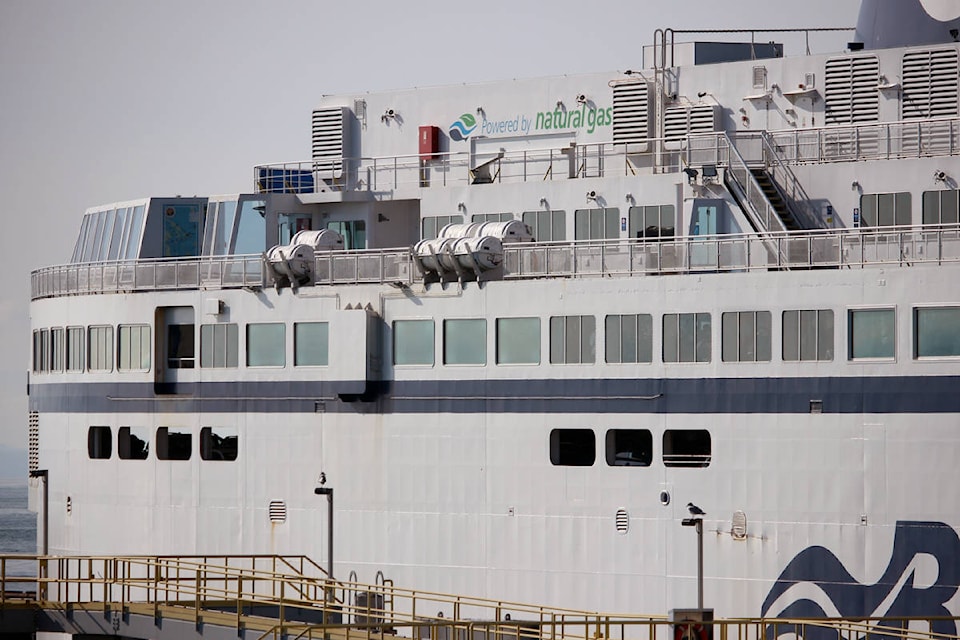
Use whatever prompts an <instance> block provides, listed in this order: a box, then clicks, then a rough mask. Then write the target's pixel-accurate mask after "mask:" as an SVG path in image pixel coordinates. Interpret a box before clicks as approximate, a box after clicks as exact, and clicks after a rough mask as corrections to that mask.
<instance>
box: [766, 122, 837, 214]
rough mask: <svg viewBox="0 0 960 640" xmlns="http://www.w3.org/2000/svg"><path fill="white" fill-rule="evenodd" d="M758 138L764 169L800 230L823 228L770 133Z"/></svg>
mask: <svg viewBox="0 0 960 640" xmlns="http://www.w3.org/2000/svg"><path fill="white" fill-rule="evenodd" d="M760 138H761V140H762V142H763V159H764V167H765V168H766V170H767V173H769V175H770V178H771V179H772V180H773V183H774V184H775V185H776V186H777V188H778V189H779V190H780V191H781V193H782V194H783V195H784V197H785V199H786V204H787V206H788V207H789V208H790V211H791V213H792V215H793V216H794V217H796V218H797V222H798V223H799V224H800V228H802V229H822V228H824V227H825V226H826V225H825V224H824V223H823V221H822V220H821V219H820V216H819V215H818V213H817V212H816V211H815V210H814V208H813V207H812V206H811V204H810V202H811V199H810V196H809V195H807V192H806V190H804V188H803V185H802V184H801V183H800V181H799V180H798V179H797V176H796V174H794V173H793V171H791V169H790V167H789V166H788V165H787V163H786V162H784V160H783V157H782V155H781V154H780V151H779V149H778V148H777V146H776V144H775V143H774V141H773V138H772V136H771V135H770V133H769V132H767V131H761V132H760Z"/></svg>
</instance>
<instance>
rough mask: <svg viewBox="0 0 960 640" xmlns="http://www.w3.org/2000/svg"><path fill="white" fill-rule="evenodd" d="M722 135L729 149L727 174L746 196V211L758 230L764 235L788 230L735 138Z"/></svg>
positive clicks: (744, 199) (744, 198)
mask: <svg viewBox="0 0 960 640" xmlns="http://www.w3.org/2000/svg"><path fill="white" fill-rule="evenodd" d="M721 136H722V140H721V141H722V142H723V143H725V144H726V146H727V150H728V153H727V158H728V165H727V170H726V172H725V175H726V176H727V177H729V178H731V179H732V180H733V182H734V184H736V186H737V187H738V188H739V189H740V191H741V192H742V194H743V196H744V197H743V202H742V203H741V204H744V205H746V206H745V207H744V208H745V209H749V211H745V213H746V214H747V215H748V216H750V217H752V218H753V221H754V223H756V224H757V227H758V229H757V230H758V231H759V232H760V233H761V234H762V235H767V234H769V233H771V232H778V231H784V232H785V231H787V227H786V225H785V224H784V222H783V220H781V219H780V216H779V215H778V214H777V210H776V209H775V208H774V207H773V204H772V203H771V202H770V199H769V198H767V195H766V194H765V193H764V192H763V189H762V188H761V187H760V183H759V182H757V179H756V177H755V176H754V175H753V173H752V172H751V171H750V167H749V165H747V161H746V160H744V158H743V156H742V155H741V154H740V151H739V150H738V149H737V146H736V145H735V144H734V143H733V140H731V139H730V136H729V135H727V133H726V132H724V133H722V134H721Z"/></svg>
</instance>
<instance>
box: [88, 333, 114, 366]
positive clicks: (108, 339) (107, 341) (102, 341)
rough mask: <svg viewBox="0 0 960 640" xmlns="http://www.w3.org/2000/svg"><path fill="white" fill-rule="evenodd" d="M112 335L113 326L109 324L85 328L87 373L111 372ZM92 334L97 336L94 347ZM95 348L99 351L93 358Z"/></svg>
mask: <svg viewBox="0 0 960 640" xmlns="http://www.w3.org/2000/svg"><path fill="white" fill-rule="evenodd" d="M113 333H114V331H113V325H109V324H107V325H90V326H89V327H87V371H91V372H94V371H96V372H109V371H113ZM94 334H98V337H97V339H96V345H95V344H94V342H95V341H94V339H93V336H94ZM100 334H102V335H100ZM95 348H98V350H99V353H98V354H97V357H96V358H94V357H93V356H94V354H93V351H94V349H95ZM105 350H109V351H105ZM101 360H102V363H101Z"/></svg>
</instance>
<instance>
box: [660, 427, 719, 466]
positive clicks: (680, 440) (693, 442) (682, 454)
mask: <svg viewBox="0 0 960 640" xmlns="http://www.w3.org/2000/svg"><path fill="white" fill-rule="evenodd" d="M710 458H711V443H710V432H709V431H707V430H706V429H667V430H666V431H664V432H663V465H664V466H665V467H709V466H710Z"/></svg>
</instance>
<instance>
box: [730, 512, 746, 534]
mask: <svg viewBox="0 0 960 640" xmlns="http://www.w3.org/2000/svg"><path fill="white" fill-rule="evenodd" d="M730 535H732V536H733V539H734V540H746V539H747V514H745V513H744V512H743V511H734V512H733V526H731V527H730Z"/></svg>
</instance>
